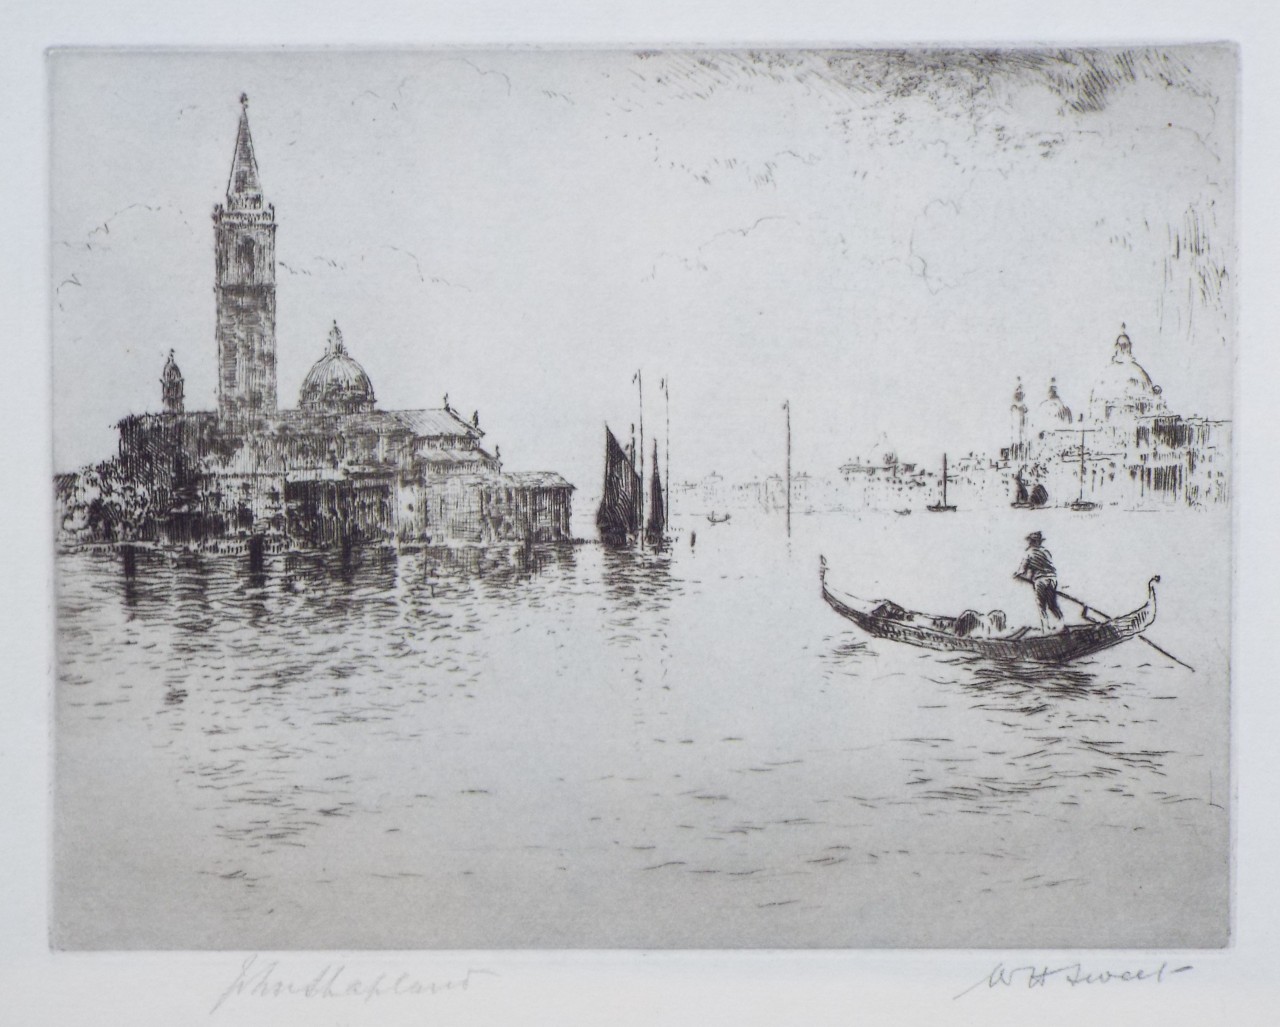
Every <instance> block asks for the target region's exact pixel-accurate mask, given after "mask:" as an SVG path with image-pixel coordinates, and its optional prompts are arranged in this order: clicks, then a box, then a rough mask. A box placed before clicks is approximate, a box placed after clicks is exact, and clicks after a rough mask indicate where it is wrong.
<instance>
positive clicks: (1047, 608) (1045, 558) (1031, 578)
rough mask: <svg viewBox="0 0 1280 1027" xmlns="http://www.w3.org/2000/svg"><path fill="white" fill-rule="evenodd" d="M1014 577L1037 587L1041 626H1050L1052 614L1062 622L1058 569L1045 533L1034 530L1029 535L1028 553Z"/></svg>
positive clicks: (1056, 619) (1059, 622)
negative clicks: (1047, 547) (1047, 545)
mask: <svg viewBox="0 0 1280 1027" xmlns="http://www.w3.org/2000/svg"><path fill="white" fill-rule="evenodd" d="M1014 577H1015V578H1019V579H1021V580H1022V581H1027V582H1030V583H1031V585H1032V586H1033V587H1034V588H1035V590H1036V603H1037V605H1038V606H1039V607H1040V624H1041V627H1045V628H1047V627H1048V626H1049V617H1050V615H1052V617H1053V619H1054V620H1055V621H1057V623H1058V624H1061V623H1062V611H1061V610H1060V609H1059V608H1058V569H1057V568H1056V567H1054V565H1053V557H1052V556H1050V555H1049V550H1047V549H1045V547H1044V535H1042V534H1041V533H1040V532H1038V531H1033V532H1032V533H1031V534H1030V535H1028V536H1027V555H1026V556H1024V557H1023V558H1022V566H1021V567H1019V568H1018V570H1017V573H1015V574H1014ZM1055 626H1056V625H1055Z"/></svg>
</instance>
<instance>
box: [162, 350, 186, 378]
mask: <svg viewBox="0 0 1280 1027" xmlns="http://www.w3.org/2000/svg"><path fill="white" fill-rule="evenodd" d="M160 381H161V382H162V383H163V384H165V385H169V384H171V383H173V382H180V381H182V372H181V371H180V370H179V369H178V362H177V361H176V360H174V359H173V350H169V359H168V360H166V361H165V362H164V370H163V371H161V372H160Z"/></svg>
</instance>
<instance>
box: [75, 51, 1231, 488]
mask: <svg viewBox="0 0 1280 1027" xmlns="http://www.w3.org/2000/svg"><path fill="white" fill-rule="evenodd" d="M51 75H52V94H51V95H52V108H53V129H54V133H53V172H52V174H53V190H52V193H53V203H54V210H53V238H52V242H53V275H54V279H53V287H54V290H55V291H54V308H53V312H52V314H53V333H54V376H55V378H54V387H55V411H54V418H55V425H54V427H55V465H56V467H57V469H59V470H69V469H73V468H74V467H76V466H79V465H81V464H84V463H87V462H91V461H96V460H100V459H104V458H106V457H107V456H110V455H111V454H112V453H113V452H114V445H115V439H114V433H113V431H112V428H111V426H112V424H113V423H114V422H115V421H116V420H118V419H119V418H120V417H122V416H124V415H125V414H128V413H131V412H138V411H143V410H157V409H159V407H160V402H159V400H160V387H159V381H158V379H159V375H160V371H161V368H162V366H163V362H164V358H165V355H166V354H167V353H168V351H169V349H170V348H172V349H174V350H176V354H177V360H178V363H179V365H180V366H181V368H182V371H183V373H184V375H185V377H186V396H187V407H188V409H213V408H214V407H215V405H216V391H215V390H216V376H215V346H214V334H213V295H212V285H213V254H212V226H211V224H210V221H209V213H210V211H211V210H212V207H213V205H214V204H215V203H217V202H221V201H222V199H223V196H224V193H225V188H226V179H227V174H228V170H229V168H230V163H231V156H232V146H233V143H234V139H235V125H236V119H237V117H238V115H239V104H238V98H239V95H240V93H241V92H242V91H243V92H247V93H248V95H249V98H250V103H249V116H250V121H251V125H252V131H253V138H254V144H255V149H256V153H257V158H258V163H259V167H260V171H261V177H262V184H263V189H264V194H265V197H266V199H267V201H268V202H271V203H273V204H274V205H275V209H276V218H277V221H278V223H279V230H278V238H277V257H278V270H277V282H278V285H277V297H278V299H277V302H278V317H277V341H278V354H279V383H280V384H279V392H280V403H281V405H282V406H293V405H295V404H296V400H297V392H298V387H299V385H300V384H301V381H302V378H303V376H304V375H305V374H306V371H307V370H308V368H309V367H310V366H311V364H312V363H313V362H314V361H315V360H317V359H318V358H319V357H320V356H321V354H322V353H323V352H324V347H325V339H326V336H327V332H328V328H329V326H330V324H331V322H332V321H333V320H335V319H336V320H337V321H338V323H339V325H341V327H342V330H343V333H344V336H345V338H346V341H347V346H348V349H349V351H350V352H351V354H352V355H353V356H354V357H355V358H356V359H357V360H358V361H360V363H361V364H362V365H363V366H364V367H365V369H366V370H367V371H368V372H369V375H370V377H371V378H372V380H373V384H374V389H375V392H376V395H377V400H378V404H379V406H381V407H382V408H384V409H396V408H405V407H437V406H439V405H440V404H441V401H442V397H443V394H444V393H445V392H448V393H449V395H450V399H451V402H452V403H453V405H454V406H455V407H456V408H457V409H459V410H460V411H461V412H463V413H464V414H465V415H467V416H469V415H470V413H471V411H472V410H474V409H478V410H479V412H480V423H481V427H482V428H484V429H485V430H486V431H487V432H488V433H489V438H488V440H487V442H488V443H489V444H490V445H493V444H497V445H499V446H501V448H502V455H503V458H504V460H505V461H507V463H508V465H509V466H510V467H512V468H551V469H555V470H558V471H560V472H562V473H564V474H565V475H566V477H568V478H569V480H571V481H572V482H573V483H574V484H575V485H577V486H578V487H579V489H580V493H579V501H580V502H582V501H584V500H586V499H588V497H591V496H594V495H595V494H596V493H597V492H598V489H599V484H600V483H599V480H598V479H599V477H600V474H601V459H602V456H601V454H602V442H603V431H602V427H603V424H604V423H605V422H606V421H607V422H608V423H609V424H610V425H611V426H612V427H613V428H614V429H615V431H616V432H617V433H618V434H619V436H620V437H622V436H624V435H625V434H627V431H628V427H629V425H630V424H631V423H632V421H634V420H635V417H636V414H635V399H634V397H635V393H634V387H633V386H632V385H631V380H632V375H633V373H634V371H635V370H636V369H637V368H643V369H644V375H645V384H646V411H645V429H646V437H647V438H654V437H655V436H656V437H661V432H662V424H663V417H664V410H663V407H662V405H661V401H660V394H659V391H658V382H659V380H660V379H661V378H662V377H664V376H666V377H669V379H670V381H671V395H672V407H671V429H672V436H673V440H672V457H673V462H674V466H673V468H672V481H673V482H674V481H677V480H683V479H695V478H698V477H701V476H702V475H705V474H706V473H708V472H710V471H712V470H716V471H718V472H720V473H721V474H724V475H725V476H726V477H727V478H731V479H744V478H750V477H753V476H761V477H763V476H766V475H768V474H771V473H775V472H777V471H779V470H780V469H781V466H782V453H783V415H782V411H781V405H782V402H783V400H784V399H790V400H791V404H792V410H793V422H792V423H793V429H794V433H795V457H794V466H795V467H796V469H797V470H805V471H809V472H811V473H818V474H830V473H834V471H835V469H836V467H838V465H839V464H840V463H842V462H844V461H845V460H847V459H849V458H851V457H853V456H855V455H866V454H867V453H868V452H869V451H870V450H871V448H872V447H873V446H874V445H875V444H876V442H877V440H878V439H879V438H880V437H881V435H882V434H883V435H884V436H886V437H887V438H888V440H889V441H890V443H891V444H892V445H893V447H894V448H895V449H896V450H897V451H898V452H899V453H900V454H902V455H903V456H904V458H906V459H911V460H915V461H918V462H921V463H925V464H928V463H930V462H931V461H932V460H933V459H934V458H935V457H936V456H937V455H939V454H940V453H941V451H942V450H943V449H944V448H950V449H951V450H952V451H953V452H961V451H966V450H968V449H972V448H976V449H979V450H982V449H991V448H994V447H998V446H999V445H1000V444H1001V443H1002V442H1003V441H1005V440H1006V437H1007V434H1008V425H1009V416H1008V411H1009V404H1010V401H1011V396H1012V391H1013V387H1014V383H1015V380H1016V379H1017V377H1019V376H1021V378H1022V380H1023V384H1024V387H1025V389H1026V392H1027V399H1028V403H1029V404H1030V405H1032V406H1033V407H1034V405H1035V404H1037V403H1038V402H1039V401H1040V400H1041V399H1042V398H1043V396H1044V394H1045V390H1046V387H1047V385H1048V381H1049V378H1050V377H1051V376H1055V377H1056V378H1057V380H1058V385H1059V388H1060V391H1061V393H1062V395H1063V398H1064V399H1065V400H1066V401H1067V403H1068V404H1069V405H1071V407H1072V408H1073V409H1074V410H1076V411H1077V412H1079V411H1082V410H1085V409H1086V408H1087V404H1088V397H1089V391H1090V389H1091V388H1092V386H1093V383H1094V382H1095V380H1096V379H1097V378H1098V377H1099V376H1100V374H1101V371H1102V368H1103V367H1104V366H1105V364H1106V363H1107V361H1108V360H1109V359H1110V356H1111V347H1112V343H1113V341H1114V338H1115V336H1116V334H1117V333H1118V332H1119V330H1120V323H1121V322H1122V321H1123V322H1125V323H1126V324H1127V327H1128V332H1129V334H1130V336H1131V337H1132V338H1133V342H1134V351H1135V354H1136V356H1137V358H1138V360H1139V361H1140V362H1141V363H1142V364H1143V365H1144V366H1145V367H1146V369H1147V370H1148V372H1149V373H1150V374H1151V376H1152V377H1153V378H1154V379H1155V381H1156V382H1158V383H1159V384H1160V385H1161V386H1162V387H1163V388H1164V395H1165V398H1166V399H1167V401H1168V403H1169V405H1170V408H1171V409H1172V410H1173V411H1174V412H1178V413H1184V414H1200V415H1205V416H1210V417H1216V418H1228V417H1230V416H1231V391H1232V390H1231V354H1232V340H1233V324H1234V310H1233V289H1234V286H1233V275H1234V273H1235V223H1234V218H1235V213H1234V210H1235V208H1234V147H1235V134H1234V118H1235V98H1234V88H1235V86H1234V75H1235V63H1234V54H1233V52H1232V51H1231V50H1230V49H1229V48H1227V47H1195V48H1191V47H1186V48H1179V47H1174V48H1165V49H1160V50H1145V49H1138V50H1128V51H1119V50H1115V51H1088V52H1079V51H1054V52H1053V54H1052V55H1050V54H1049V53H1048V52H1030V51H1007V52H1003V53H1000V54H975V53H971V52H956V53H949V54H945V53H938V52H922V53H902V52H888V51H864V52H842V53H837V52H801V51H788V52H781V53H768V52H758V53H756V54H754V55H751V54H747V53H745V52H744V53H729V52H714V53H712V52H708V53H698V52H671V53H665V54H634V53H628V52H623V51H612V52H538V51H534V52H529V51H516V52H506V51H502V52H481V51H440V52H430V51H428V52H415V53H405V54H397V53H394V52H380V53H370V52H364V53H343V52H341V51H333V52H324V53H317V52H311V53H287V52H286V53H261V52H259V53H253V54H235V53H225V54H200V53H183V54H181V55H172V54H155V53H151V54H140V53H107V52H104V53H94V54H87V53H76V52H62V53H59V54H56V55H55V56H54V58H53V59H52V69H51Z"/></svg>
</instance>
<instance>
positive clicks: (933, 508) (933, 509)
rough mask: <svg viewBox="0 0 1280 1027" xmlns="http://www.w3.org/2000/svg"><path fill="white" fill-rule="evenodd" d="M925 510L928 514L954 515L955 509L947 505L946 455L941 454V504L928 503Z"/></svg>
mask: <svg viewBox="0 0 1280 1027" xmlns="http://www.w3.org/2000/svg"><path fill="white" fill-rule="evenodd" d="M926 509H927V510H928V511H929V512H930V513H955V512H956V508H955V507H954V506H951V505H949V504H948V503H947V454H946V453H943V454H942V502H940V503H930V504H929V505H928V507H926Z"/></svg>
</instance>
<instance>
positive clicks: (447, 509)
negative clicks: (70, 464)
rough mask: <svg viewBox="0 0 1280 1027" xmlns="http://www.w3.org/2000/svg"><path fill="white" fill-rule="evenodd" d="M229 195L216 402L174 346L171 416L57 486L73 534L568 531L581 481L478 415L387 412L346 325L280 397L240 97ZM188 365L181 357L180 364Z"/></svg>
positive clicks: (131, 434)
mask: <svg viewBox="0 0 1280 1027" xmlns="http://www.w3.org/2000/svg"><path fill="white" fill-rule="evenodd" d="M240 103H241V112H240V124H239V129H238V131H237V133H236V142H235V152H234V154H233V157H232V162H231V175H230V178H229V180H228V183H227V192H226V203H225V204H218V205H217V206H215V207H214V210H213V226H214V292H215V296H216V309H217V315H216V324H215V328H214V335H215V340H216V346H217V354H216V356H217V372H218V407H217V410H216V411H212V410H211V411H195V412H188V411H187V410H186V409H185V399H184V382H183V376H182V372H181V370H180V369H179V367H178V363H177V359H176V356H175V353H174V351H173V350H171V351H170V353H169V358H168V360H167V361H166V363H165V365H164V368H163V370H162V371H161V374H160V387H161V388H160V401H161V407H162V412H160V413H153V414H136V415H132V416H129V417H126V418H125V419H124V420H122V421H121V422H120V423H119V426H118V427H119V432H120V443H119V455H118V457H117V458H116V459H115V460H112V461H108V462H106V463H104V464H100V465H97V466H96V467H92V468H86V469H84V470H83V471H81V472H79V473H78V474H77V475H70V476H63V477H62V478H60V479H59V482H58V488H59V499H60V503H61V506H62V510H63V530H64V534H66V535H70V536H71V537H72V538H74V539H80V540H106V541H120V540H126V539H128V540H139V539H147V540H157V541H176V542H183V543H197V544H200V543H213V544H217V543H218V541H219V540H224V539H228V538H231V539H234V538H237V537H240V538H244V537H248V536H251V535H260V536H264V537H265V538H266V539H267V540H268V541H269V542H271V543H273V544H275V545H277V546H280V547H287V546H293V545H318V546H324V545H333V544H344V545H345V544H360V543H377V542H384V543H395V544H402V545H405V544H408V545H413V544H419V545H438V544H455V543H481V544H483V543H498V542H542V541H563V540H568V539H569V538H570V528H569V516H570V505H571V499H572V492H573V486H572V485H570V484H569V483H568V482H567V481H565V480H564V478H562V477H561V476H560V475H558V474H555V473H552V472H525V473H511V472H504V471H503V469H502V463H501V460H500V459H499V451H498V450H497V448H496V447H495V449H494V450H493V452H492V453H490V452H489V450H488V449H486V448H485V446H484V443H483V440H484V432H483V431H482V430H481V429H480V424H479V415H478V413H477V414H475V415H473V416H472V417H471V418H470V419H469V420H467V419H464V418H463V417H462V416H460V415H459V414H458V413H457V412H456V411H455V410H454V409H453V408H452V407H451V406H450V405H449V402H448V395H447V394H446V396H445V401H444V405H443V407H442V408H437V409H420V410H379V409H378V408H377V404H376V399H375V394H374V387H373V383H372V382H371V381H370V379H369V375H368V374H367V373H366V372H365V370H364V368H362V367H361V366H360V364H359V363H358V362H357V361H356V359H355V358H354V357H353V356H352V355H351V354H350V353H349V352H348V350H347V344H346V340H345V339H344V338H343V334H342V331H341V329H340V328H339V327H338V323H337V321H334V322H333V325H332V327H331V328H330V330H329V336H328V340H327V342H325V344H324V348H323V352H322V353H321V354H320V356H319V358H318V359H317V360H316V362H315V364H314V365H313V366H312V367H311V369H310V370H309V371H308V372H307V373H306V375H305V376H304V377H303V379H302V384H301V388H300V390H299V393H298V405H297V407H296V408H294V409H282V408H280V406H279V405H278V397H277V365H276V259H275V238H276V221H275V210H274V208H273V207H272V205H271V204H269V203H267V202H265V200H264V196H263V190H262V185H261V182H260V179H259V175H258V163H257V159H256V157H255V155H254V150H253V139H252V137H251V135H250V132H249V114H248V98H247V97H245V96H243V95H242V96H241V97H240ZM185 359H187V358H185V357H184V360H185Z"/></svg>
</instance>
